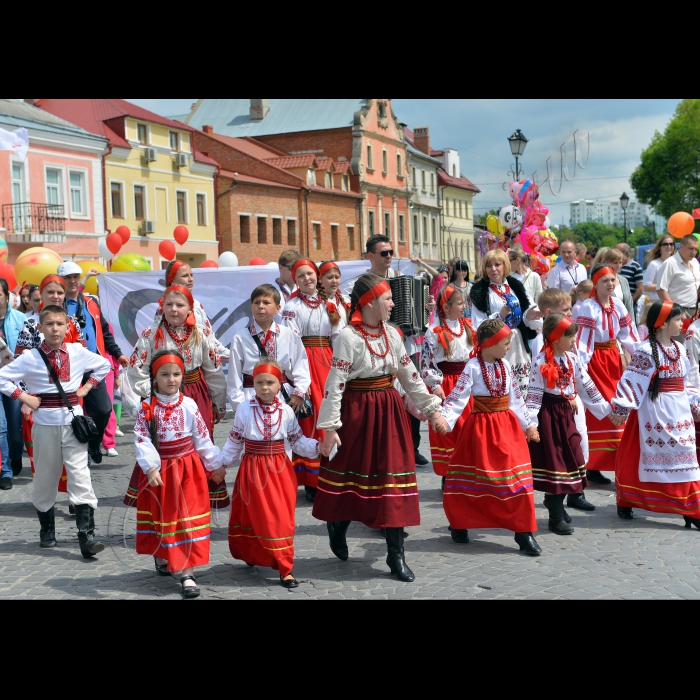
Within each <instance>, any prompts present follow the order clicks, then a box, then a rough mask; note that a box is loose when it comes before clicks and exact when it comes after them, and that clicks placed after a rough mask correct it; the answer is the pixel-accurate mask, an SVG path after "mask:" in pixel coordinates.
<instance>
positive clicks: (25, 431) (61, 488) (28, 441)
mask: <svg viewBox="0 0 700 700" xmlns="http://www.w3.org/2000/svg"><path fill="white" fill-rule="evenodd" d="M33 425H34V420H33V419H32V417H31V416H29V417H27V416H25V415H22V438H23V439H24V446H25V447H26V448H27V454H28V455H29V465H30V466H31V468H32V477H34V473H35V471H36V470H35V469H34V441H33V439H32V426H33ZM58 492H59V493H68V474H66V467H65V465H64V466H63V471H62V472H61V478H60V479H59V480H58Z"/></svg>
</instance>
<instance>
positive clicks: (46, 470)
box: [32, 423, 97, 513]
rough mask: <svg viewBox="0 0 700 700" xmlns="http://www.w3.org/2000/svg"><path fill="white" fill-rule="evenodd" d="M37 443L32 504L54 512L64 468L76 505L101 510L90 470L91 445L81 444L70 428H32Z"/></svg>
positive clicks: (66, 426)
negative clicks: (52, 509)
mask: <svg viewBox="0 0 700 700" xmlns="http://www.w3.org/2000/svg"><path fill="white" fill-rule="evenodd" d="M32 442H33V443H34V469H35V470H36V473H35V474H34V484H33V488H32V503H34V507H35V508H36V509H37V510H38V511H40V512H41V513H46V512H47V511H49V510H51V508H53V506H54V505H55V504H56V497H57V496H58V482H59V479H60V478H61V472H62V470H63V465H64V464H65V465H66V474H67V475H68V498H69V499H70V502H71V503H72V504H73V505H74V506H80V505H89V506H91V507H92V508H97V497H96V496H95V491H94V490H93V488H92V480H91V479H90V470H89V469H88V450H87V445H85V444H83V443H82V442H78V440H77V439H76V437H75V435H74V434H73V429H72V428H71V427H70V425H38V424H37V423H34V426H33V427H32Z"/></svg>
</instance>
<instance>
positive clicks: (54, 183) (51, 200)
mask: <svg viewBox="0 0 700 700" xmlns="http://www.w3.org/2000/svg"><path fill="white" fill-rule="evenodd" d="M62 174H63V173H62V171H61V170H56V169H55V168H47V169H46V203H47V204H62V202H63V197H62V196H61V194H62V193H61V190H62V187H61V175H62Z"/></svg>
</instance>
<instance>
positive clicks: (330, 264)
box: [318, 262, 340, 277]
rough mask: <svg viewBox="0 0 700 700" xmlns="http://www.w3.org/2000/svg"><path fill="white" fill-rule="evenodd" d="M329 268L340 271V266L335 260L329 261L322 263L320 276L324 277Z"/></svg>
mask: <svg viewBox="0 0 700 700" xmlns="http://www.w3.org/2000/svg"><path fill="white" fill-rule="evenodd" d="M329 270H338V272H340V268H339V267H338V266H337V265H336V264H335V263H334V262H327V263H324V264H323V265H321V269H320V270H319V271H318V276H319V277H323V275H325V274H326V272H328V271H329Z"/></svg>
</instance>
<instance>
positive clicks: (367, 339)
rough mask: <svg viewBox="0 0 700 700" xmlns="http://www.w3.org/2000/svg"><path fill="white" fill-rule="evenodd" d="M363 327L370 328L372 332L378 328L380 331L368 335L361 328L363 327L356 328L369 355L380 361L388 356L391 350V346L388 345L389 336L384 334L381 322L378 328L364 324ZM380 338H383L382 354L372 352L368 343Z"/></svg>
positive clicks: (384, 326) (384, 328) (384, 327)
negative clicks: (383, 349) (383, 348)
mask: <svg viewBox="0 0 700 700" xmlns="http://www.w3.org/2000/svg"><path fill="white" fill-rule="evenodd" d="M363 325H365V326H367V328H372V329H373V330H376V329H378V328H379V329H380V331H379V333H377V334H376V335H375V334H374V333H369V332H368V331H366V330H365V329H364V328H363V326H357V331H358V333H359V334H360V335H361V336H362V339H363V340H364V341H365V345H366V346H367V349H368V350H369V354H370V355H374V356H375V357H379V358H381V359H383V358H385V357H386V356H387V355H388V354H389V350H391V345H390V344H389V334H388V333H387V332H386V325H385V324H384V322H383V321H380V322H379V325H378V326H370V325H368V324H366V323H364V322H363ZM382 336H383V337H384V343H385V345H386V350H385V351H384V352H383V353H381V352H377V351H376V350H374V349H373V348H372V345H371V344H370V342H369V340H370V338H372V339H374V340H378V339H379V338H381V337H382Z"/></svg>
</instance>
